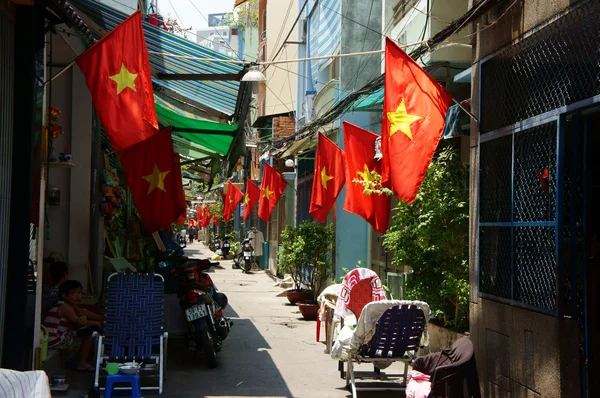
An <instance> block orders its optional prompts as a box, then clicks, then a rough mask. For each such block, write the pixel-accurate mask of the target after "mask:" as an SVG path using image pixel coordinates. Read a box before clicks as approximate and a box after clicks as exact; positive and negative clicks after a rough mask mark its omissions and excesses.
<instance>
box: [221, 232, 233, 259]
mask: <svg viewBox="0 0 600 398" xmlns="http://www.w3.org/2000/svg"><path fill="white" fill-rule="evenodd" d="M230 249H231V244H230V243H229V239H227V237H225V238H223V240H222V247H221V252H222V253H223V258H224V259H227V256H228V255H229V250H230Z"/></svg>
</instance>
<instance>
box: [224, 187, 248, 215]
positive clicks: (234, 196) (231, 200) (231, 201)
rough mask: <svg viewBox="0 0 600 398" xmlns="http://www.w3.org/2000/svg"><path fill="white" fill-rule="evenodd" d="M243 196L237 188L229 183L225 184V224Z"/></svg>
mask: <svg viewBox="0 0 600 398" xmlns="http://www.w3.org/2000/svg"><path fill="white" fill-rule="evenodd" d="M243 196H244V194H243V193H242V191H240V190H239V188H238V187H236V186H235V185H234V184H233V183H232V182H231V181H228V182H227V196H226V197H225V201H226V203H225V211H224V212H223V219H224V220H225V222H228V221H229V219H230V218H231V216H232V215H233V212H234V211H235V208H236V207H237V205H238V203H240V200H242V197H243Z"/></svg>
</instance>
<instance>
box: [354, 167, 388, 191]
mask: <svg viewBox="0 0 600 398" xmlns="http://www.w3.org/2000/svg"><path fill="white" fill-rule="evenodd" d="M369 174H370V177H369V178H368V179H366V180H363V179H360V178H355V179H353V180H352V182H353V183H354V184H358V185H362V186H363V189H364V190H363V193H364V194H365V195H371V194H377V195H384V194H385V195H387V196H392V194H393V192H392V190H391V189H389V188H386V187H385V186H383V184H382V183H381V179H382V177H381V175H380V174H379V173H377V172H376V171H375V170H371V171H369Z"/></svg>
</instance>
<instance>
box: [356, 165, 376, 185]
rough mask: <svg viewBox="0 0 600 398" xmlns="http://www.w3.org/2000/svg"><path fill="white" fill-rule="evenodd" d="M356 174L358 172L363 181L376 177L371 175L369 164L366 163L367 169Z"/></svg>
mask: <svg viewBox="0 0 600 398" xmlns="http://www.w3.org/2000/svg"><path fill="white" fill-rule="evenodd" d="M356 174H358V175H359V176H361V177H362V179H363V181H373V180H374V178H373V176H372V175H371V172H370V171H369V168H368V167H367V165H366V164H365V170H364V171H362V172H360V171H357V172H356Z"/></svg>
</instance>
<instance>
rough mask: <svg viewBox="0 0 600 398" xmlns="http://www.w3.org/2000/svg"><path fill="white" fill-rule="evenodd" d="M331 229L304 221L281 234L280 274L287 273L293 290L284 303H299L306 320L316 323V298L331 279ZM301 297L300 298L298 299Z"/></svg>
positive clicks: (330, 227) (329, 226)
mask: <svg viewBox="0 0 600 398" xmlns="http://www.w3.org/2000/svg"><path fill="white" fill-rule="evenodd" d="M333 237H334V234H333V228H332V226H331V225H324V224H321V223H318V222H311V221H305V222H303V223H302V224H300V226H299V227H297V228H293V227H289V226H288V227H287V228H286V230H285V231H284V232H283V235H282V240H283V250H282V254H281V257H280V263H279V265H280V270H281V271H283V272H285V273H289V274H290V275H291V276H292V280H293V281H294V289H292V290H291V291H288V300H290V302H292V301H294V302H297V303H299V307H300V312H301V313H302V314H303V316H304V317H305V318H306V319H316V314H317V310H318V305H317V296H318V295H319V293H320V292H321V290H322V289H323V287H324V286H325V283H326V282H327V280H328V279H329V278H330V277H331V244H332V242H333ZM298 293H304V294H303V296H304V297H298V296H299V295H298Z"/></svg>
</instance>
